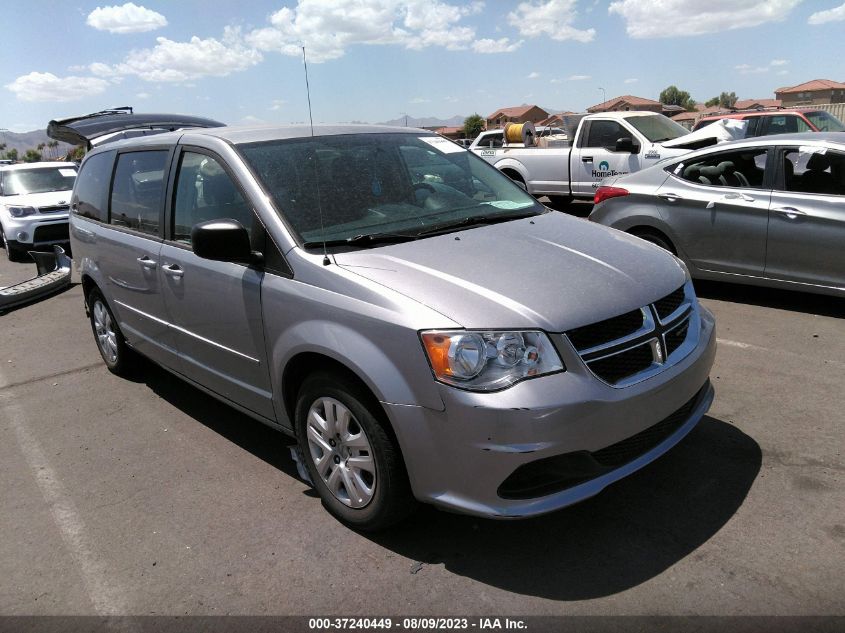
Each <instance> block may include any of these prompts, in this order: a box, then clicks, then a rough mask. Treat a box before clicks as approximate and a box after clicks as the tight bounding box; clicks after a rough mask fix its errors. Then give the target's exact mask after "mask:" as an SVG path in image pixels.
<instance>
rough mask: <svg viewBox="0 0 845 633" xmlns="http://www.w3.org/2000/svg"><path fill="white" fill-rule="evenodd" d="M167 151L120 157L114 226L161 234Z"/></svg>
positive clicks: (113, 204) (113, 205)
mask: <svg viewBox="0 0 845 633" xmlns="http://www.w3.org/2000/svg"><path fill="white" fill-rule="evenodd" d="M169 153H170V152H168V151H167V150H154V151H146V152H127V153H124V154H119V155H118V157H117V168H116V169H115V172H114V184H113V185H112V194H111V224H114V225H115V226H125V227H127V228H130V229H135V230H136V231H141V232H142V233H149V234H150V235H161V206H162V199H163V193H164V170H165V166H166V164H167V156H168V154H169Z"/></svg>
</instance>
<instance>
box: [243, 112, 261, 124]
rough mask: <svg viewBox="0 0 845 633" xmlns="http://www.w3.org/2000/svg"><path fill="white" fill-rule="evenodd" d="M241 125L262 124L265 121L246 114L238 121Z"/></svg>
mask: <svg viewBox="0 0 845 633" xmlns="http://www.w3.org/2000/svg"><path fill="white" fill-rule="evenodd" d="M238 123H240V124H241V125H263V124H265V123H267V121H265V120H264V119H259V118H258V117H257V116H253V115H252V114H247V115H246V116H245V117H243V118H242V119H241V120H240V121H238Z"/></svg>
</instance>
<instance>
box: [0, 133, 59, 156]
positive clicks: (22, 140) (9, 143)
mask: <svg viewBox="0 0 845 633" xmlns="http://www.w3.org/2000/svg"><path fill="white" fill-rule="evenodd" d="M52 140H53V139H51V138H50V137H49V136H47V132H45V131H44V130H33V131H32V132H0V143H5V144H6V149H5V150H2V152H0V153H4V152H7V151H8V150H10V149H16V150H18V156H23V155H24V152H26V150H28V149H36V148H37V147H38V146H39V145H40V144H41V143H44V144H45V145H46V144H47V143H50V142H52ZM72 149H73V145H68V144H67V143H59V146H58V147H53V148H50V147H45V148H44V150H43V152H42V156H43V157H44V158H52V157H56V156H64V155H65V154H67V153H68V152H69V151H70V150H72Z"/></svg>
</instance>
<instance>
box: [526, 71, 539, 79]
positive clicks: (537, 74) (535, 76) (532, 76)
mask: <svg viewBox="0 0 845 633" xmlns="http://www.w3.org/2000/svg"><path fill="white" fill-rule="evenodd" d="M539 76H540V73H538V72H537V71H536V70H535V71H533V72H530V73H528V76H527V77H526V79H537V77H539Z"/></svg>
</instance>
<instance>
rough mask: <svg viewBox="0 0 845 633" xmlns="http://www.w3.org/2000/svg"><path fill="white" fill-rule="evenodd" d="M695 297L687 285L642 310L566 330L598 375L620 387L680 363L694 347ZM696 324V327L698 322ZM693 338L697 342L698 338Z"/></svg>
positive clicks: (585, 360)
mask: <svg viewBox="0 0 845 633" xmlns="http://www.w3.org/2000/svg"><path fill="white" fill-rule="evenodd" d="M696 318H697V311H696V310H695V296H694V294H693V291H692V286H691V285H690V284H685V285H684V286H681V287H680V288H678V289H677V290H675V291H673V292H671V293H670V294H668V295H666V296H665V297H663V298H662V299H659V300H658V301H655V302H654V303H652V304H650V305H647V306H645V307H643V308H640V309H639V310H632V311H631V312H626V313H625V314H621V315H619V316H617V317H613V318H610V319H605V320H603V321H599V322H597V323H593V324H591V325H586V326H583V327H580V328H576V329H573V330H570V331H568V332H566V336H567V338H569V341H570V342H571V343H572V345H573V346H574V347H575V350H576V351H577V352H578V354H579V355H580V356H581V358H582V359H583V360H584V362H585V363H586V365H587V367H589V369H590V371H592V372H593V374H595V375H596V376H597V377H598V378H600V379H601V380H603V381H604V382H606V383H608V384H609V385H612V386H615V387H626V386H628V385H631V384H634V383H636V382H639V381H641V380H645V379H646V378H648V377H649V376H652V375H654V374H656V373H658V372H660V371H663V369H665V367H666V366H668V365H672V364H674V363H676V362H677V361H678V360H680V359H681V358H683V356H685V355H686V354H687V353H688V352H689V349H691V345H685V344H686V343H688V342H690V332H691V331H695V329H694V328H691V327H690V325H691V322H692V321H693V319H696ZM696 328H697V326H696ZM693 343H694V341H693Z"/></svg>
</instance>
